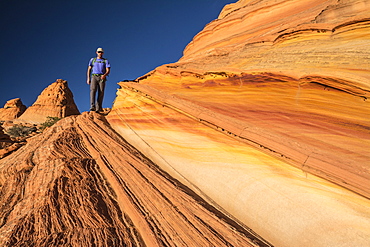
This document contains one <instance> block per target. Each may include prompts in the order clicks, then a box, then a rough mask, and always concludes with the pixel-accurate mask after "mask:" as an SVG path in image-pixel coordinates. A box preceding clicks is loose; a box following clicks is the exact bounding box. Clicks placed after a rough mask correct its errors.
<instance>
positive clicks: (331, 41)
mask: <svg viewBox="0 0 370 247" xmlns="http://www.w3.org/2000/svg"><path fill="white" fill-rule="evenodd" d="M369 7H370V1H369V0H348V1H337V0H315V1H312V0H302V1H301V0H293V1H292V0H274V1H268V0H261V1H252V0H250V1H248V0H241V1H238V2H237V3H235V4H231V5H228V6H226V7H225V8H224V10H223V11H222V13H221V14H220V16H219V18H218V19H217V20H215V21H213V22H211V23H210V24H208V25H207V26H206V27H205V28H204V30H202V31H201V32H200V33H199V34H197V35H196V36H195V37H194V39H193V41H192V42H191V43H190V44H189V45H188V46H187V47H186V49H185V51H184V56H183V57H182V58H181V59H180V60H179V61H178V62H176V63H173V64H168V65H163V66H160V67H158V68H156V69H155V70H153V71H151V72H149V73H148V74H146V75H144V76H142V77H140V78H138V79H137V80H136V81H135V82H121V83H119V85H120V86H121V88H120V89H119V90H118V92H117V98H116V100H115V103H114V106H113V108H112V111H111V112H110V113H109V115H108V121H109V123H110V124H111V125H112V126H113V128H114V129H115V130H116V131H118V132H119V133H120V134H121V135H122V136H123V137H124V138H126V139H127V140H129V142H130V143H132V144H133V145H134V146H135V147H137V148H138V149H139V150H140V151H141V152H143V153H144V154H145V155H147V156H148V157H149V158H150V159H152V160H153V161H155V163H156V164H158V165H159V166H161V167H162V168H163V169H165V170H166V171H167V172H168V173H170V174H171V175H172V176H174V177H176V178H177V179H179V180H180V181H182V182H184V183H185V184H187V185H188V186H189V187H191V188H193V189H194V190H195V191H197V192H198V193H199V194H200V195H202V196H203V197H204V198H206V199H207V200H208V201H210V202H212V203H214V204H217V205H218V206H219V207H220V208H222V209H223V210H225V211H226V212H228V213H229V214H231V215H232V216H234V217H236V218H237V219H238V220H240V221H241V222H243V223H244V224H246V225H247V226H249V227H250V228H252V229H253V230H254V231H256V232H257V233H258V234H260V235H262V236H263V237H264V238H266V239H267V240H268V241H270V242H271V243H272V244H274V245H277V246H298V245H299V246H341V245H342V246H343V245H350V246H368V245H370V240H369V239H370V231H369V229H368V227H367V226H366V225H369V219H370V211H369V198H370V132H369V130H370V121H369V119H370V111H369V109H370V107H369V100H368V98H369V93H370V84H369V81H370V60H369V59H368V58H369V57H370V35H369V34H370V32H369V31H370V22H369V20H370V14H369V13H370V12H369V11H368V9H369ZM216 130H217V131H219V132H221V133H222V134H220V133H218V132H216ZM312 174H313V175H312ZM316 175H317V176H318V177H317V176H316ZM322 178H323V179H322ZM338 185H339V186H338ZM347 209H349V210H347ZM250 212H252V213H253V214H252V215H250V214H249V213H250Z"/></svg>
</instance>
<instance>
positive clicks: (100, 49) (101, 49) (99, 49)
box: [96, 48, 104, 52]
mask: <svg viewBox="0 0 370 247" xmlns="http://www.w3.org/2000/svg"><path fill="white" fill-rule="evenodd" d="M98 51H102V52H104V50H103V48H98V49H97V50H96V52H98Z"/></svg>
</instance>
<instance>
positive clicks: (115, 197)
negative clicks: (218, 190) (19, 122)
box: [0, 112, 270, 247]
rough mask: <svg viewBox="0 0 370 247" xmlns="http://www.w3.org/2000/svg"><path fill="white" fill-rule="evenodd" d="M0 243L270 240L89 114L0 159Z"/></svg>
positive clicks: (244, 242) (244, 243) (243, 242)
mask: <svg viewBox="0 0 370 247" xmlns="http://www.w3.org/2000/svg"><path fill="white" fill-rule="evenodd" d="M0 243H1V246H12V247H14V246H48V247H49V246H79V247H81V246H102V247H103V246H104V247H105V246H113V247H118V246H257V245H258V246H270V245H269V244H268V243H267V242H265V241H264V240H262V239H261V238H259V237H258V236H256V235H255V234H254V233H253V232H252V231H250V230H248V229H247V228H244V227H242V226H241V225H240V224H238V223H236V222H235V221H233V220H231V219H229V218H228V217H227V216H226V215H224V214H222V213H221V212H220V211H219V210H217V209H216V208H215V207H213V206H211V205H209V204H207V203H206V202H205V201H204V200H203V199H201V198H200V197H199V196H197V195H196V194H195V193H194V192H192V191H191V190H189V188H187V187H186V186H184V185H182V184H181V183H180V182H179V181H177V180H176V179H173V178H171V177H170V176H169V175H168V174H167V173H166V172H164V171H163V170H161V169H160V168H159V167H158V166H156V165H155V164H154V163H152V162H151V161H150V160H148V159H147V158H146V157H145V156H144V155H142V154H141V153H140V152H139V151H138V150H136V149H135V148H134V147H132V146H131V145H130V144H128V143H127V142H126V141H125V140H124V139H122V137H120V136H119V135H118V134H117V133H115V132H114V131H113V130H112V129H111V128H110V127H109V126H108V125H107V122H106V121H105V120H104V118H103V117H102V116H101V115H99V114H97V113H86V112H85V113H84V114H82V115H79V116H71V117H68V118H65V119H63V120H61V121H59V122H58V123H56V124H55V125H54V126H52V127H51V128H49V129H48V130H47V131H45V132H44V133H42V134H40V135H38V136H35V137H33V138H31V139H29V140H28V144H27V145H25V146H23V147H22V148H21V149H19V150H18V151H17V152H16V153H13V154H11V155H9V156H7V157H5V158H3V159H2V160H0Z"/></svg>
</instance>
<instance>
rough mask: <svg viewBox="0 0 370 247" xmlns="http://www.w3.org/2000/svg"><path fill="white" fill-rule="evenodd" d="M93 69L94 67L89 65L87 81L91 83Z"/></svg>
mask: <svg viewBox="0 0 370 247" xmlns="http://www.w3.org/2000/svg"><path fill="white" fill-rule="evenodd" d="M91 69H92V66H88V67H87V81H86V83H87V84H89V85H90V83H91V78H90V75H91Z"/></svg>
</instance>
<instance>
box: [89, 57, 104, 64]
mask: <svg viewBox="0 0 370 247" xmlns="http://www.w3.org/2000/svg"><path fill="white" fill-rule="evenodd" d="M106 60H107V59H105V58H103V63H105V61H106ZM95 62H96V57H94V59H93V60H92V62H91V66H94V63H95Z"/></svg>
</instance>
